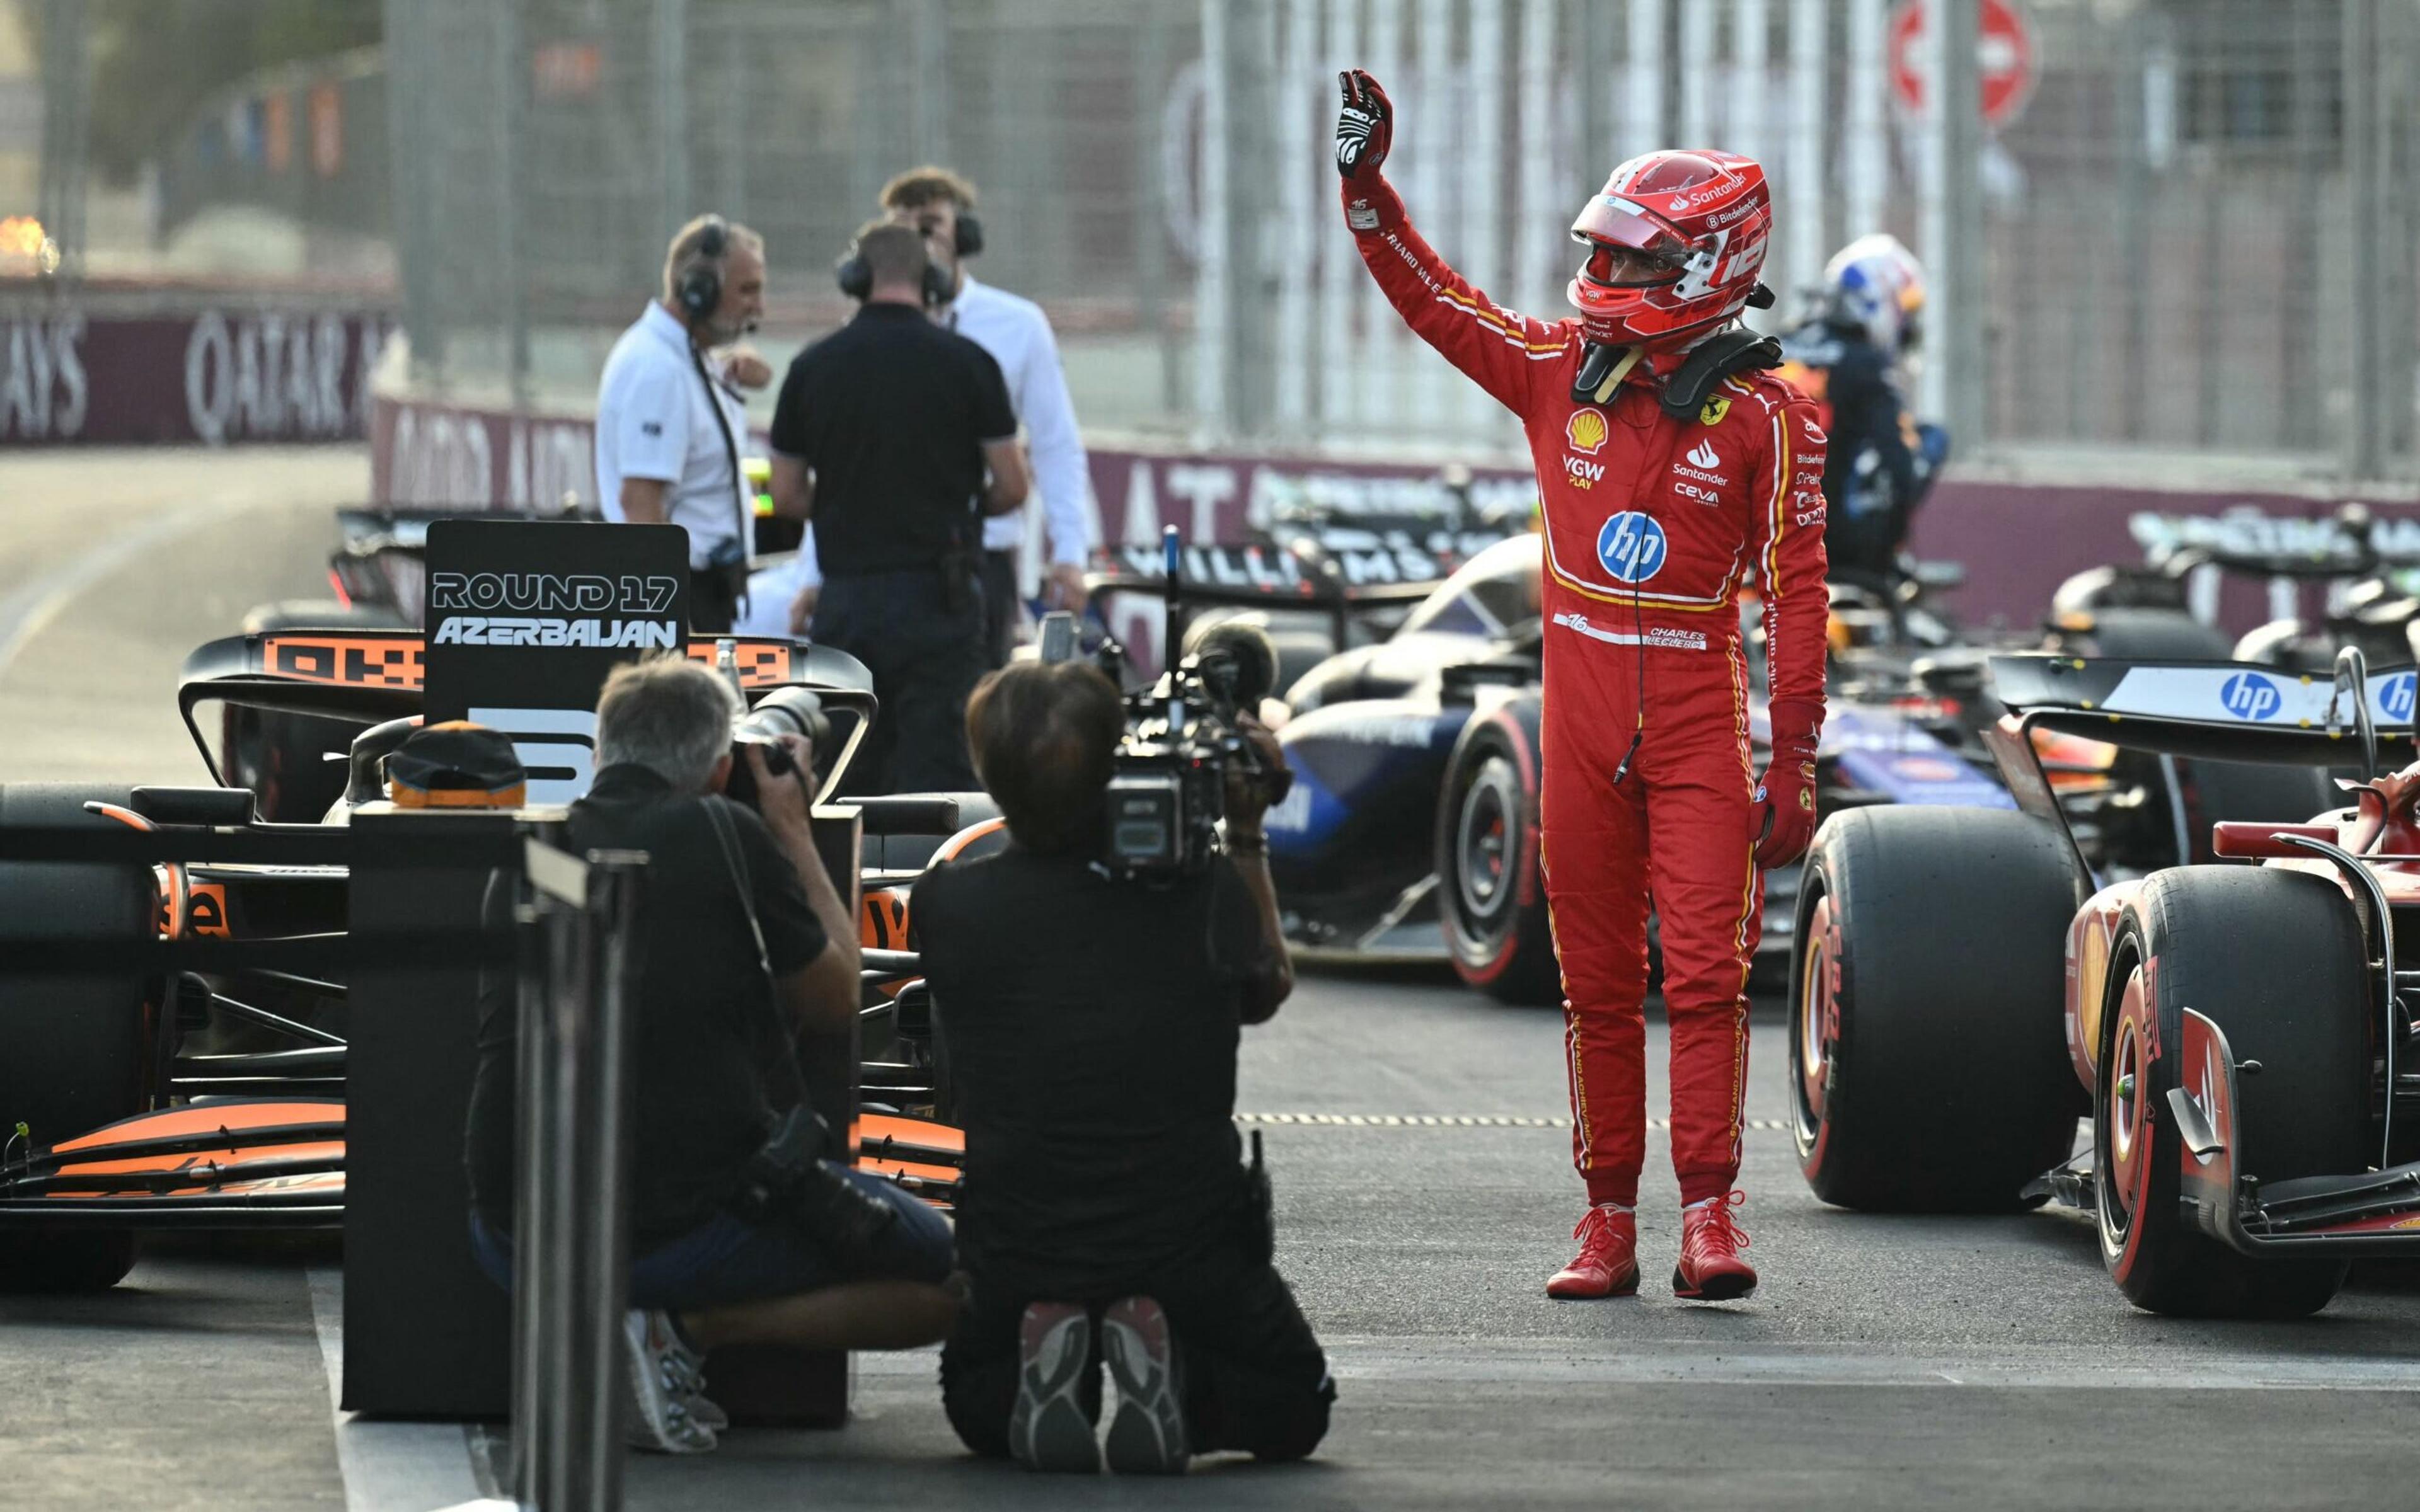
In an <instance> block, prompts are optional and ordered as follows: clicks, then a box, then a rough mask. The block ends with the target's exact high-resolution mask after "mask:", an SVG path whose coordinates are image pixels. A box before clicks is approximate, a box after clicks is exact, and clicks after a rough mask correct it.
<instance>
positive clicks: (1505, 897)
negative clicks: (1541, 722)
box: [1436, 700, 1563, 1004]
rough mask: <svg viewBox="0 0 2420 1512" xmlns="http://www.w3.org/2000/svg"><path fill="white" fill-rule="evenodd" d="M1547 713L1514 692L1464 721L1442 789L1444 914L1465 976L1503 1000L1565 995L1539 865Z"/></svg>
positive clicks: (1440, 913)
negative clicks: (1542, 718) (1540, 718)
mask: <svg viewBox="0 0 2420 1512" xmlns="http://www.w3.org/2000/svg"><path fill="white" fill-rule="evenodd" d="M1538 779H1539V766H1538V722H1537V706H1536V704H1535V703H1534V702H1529V701H1523V700H1515V701H1513V702H1508V703H1505V704H1502V705H1500V706H1498V707H1497V708H1496V709H1495V710H1493V711H1491V712H1489V713H1486V714H1482V715H1480V716H1477V717H1474V718H1473V719H1472V720H1471V721H1470V723H1469V724H1467V725H1466V726H1464V727H1463V732H1462V736H1461V738H1460V739H1459V740H1457V741H1456V742H1455V743H1454V748H1453V754H1452V755H1451V756H1450V758H1448V760H1447V762H1446V778H1445V784H1444V787H1443V789H1442V790H1441V791H1440V792H1439V794H1438V795H1437V816H1436V879H1437V917H1438V920H1439V922H1440V923H1441V924H1442V925H1443V926H1444V930H1445V942H1446V949H1447V950H1448V951H1449V952H1450V954H1451V955H1452V958H1453V969H1454V970H1455V972H1456V973H1458V974H1459V975H1460V976H1461V978H1462V980H1464V981H1466V982H1468V983H1469V984H1470V985H1471V986H1473V987H1476V988H1478V989H1479V990H1480V991H1481V992H1483V993H1485V994H1487V995H1489V996H1490V997H1493V998H1495V999H1497V1001H1498V1002H1505V1003H1522V1004H1551V1003H1559V1002H1560V1001H1562V996H1563V979H1562V972H1561V970H1560V968H1559V967H1558V966H1557V964H1556V963H1555V940H1554V932H1553V929H1552V926H1551V925H1550V924H1549V923H1548V921H1547V918H1546V883H1545V877H1544V874H1543V873H1542V872H1541V870H1540V867H1539V839H1538V835H1539V831H1538V791H1539V790H1538Z"/></svg>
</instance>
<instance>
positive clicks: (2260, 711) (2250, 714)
mask: <svg viewBox="0 0 2420 1512" xmlns="http://www.w3.org/2000/svg"><path fill="white" fill-rule="evenodd" d="M2218 700H2219V702H2221V703H2224V704H2226V712H2227V713H2229V714H2231V715H2233V716H2235V717H2237V718H2239V719H2266V718H2268V717H2270V716H2271V715H2273V714H2275V713H2276V712H2277V711H2278V710H2279V709H2282V708H2284V707H2285V706H2286V695H2284V694H2283V693H2280V692H2278V691H2277V685H2276V684H2275V683H2273V682H2271V681H2270V680H2269V679H2268V678H2266V677H2263V676H2261V675H2260V674H2259V673H2258V672H2237V673H2236V674H2235V675H2234V676H2232V677H2230V678H2228V679H2227V680H2226V682H2225V683H2223V684H2221V685H2220V686H2219V689H2218Z"/></svg>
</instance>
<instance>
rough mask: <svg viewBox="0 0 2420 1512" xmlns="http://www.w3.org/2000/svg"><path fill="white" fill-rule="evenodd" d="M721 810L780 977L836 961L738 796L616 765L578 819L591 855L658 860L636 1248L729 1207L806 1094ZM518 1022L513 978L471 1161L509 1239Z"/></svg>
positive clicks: (638, 1072)
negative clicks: (614, 853) (774, 1118)
mask: <svg viewBox="0 0 2420 1512" xmlns="http://www.w3.org/2000/svg"><path fill="white" fill-rule="evenodd" d="M708 804H712V805H714V806H716V807H717V808H718V809H720V810H721V812H722V813H723V814H724V815H725V816H726V817H727V818H728V819H729V820H730V821H731V823H730V825H729V826H728V828H727V829H726V830H725V831H724V832H725V833H726V834H728V835H729V836H730V837H731V839H732V840H734V841H737V848H738V853H739V856H740V858H741V861H742V863H743V864H742V868H741V870H743V871H744V872H745V873H746V875H747V877H748V880H749V883H750V887H751V893H752V896H753V898H754V900H755V905H756V919H757V923H758V925H759V926H760V927H761V928H762V929H763V931H764V933H765V955H766V957H767V959H768V962H769V964H771V966H772V970H773V975H774V976H776V977H782V976H786V975H788V974H789V973H791V972H794V971H797V970H799V969H800V968H801V967H803V966H805V965H806V964H808V963H809V962H811V961H813V960H814V958H815V957H816V956H818V955H821V954H822V953H823V949H824V945H825V943H826V937H825V933H824V927H823V921H822V920H821V919H819V918H816V917H815V913H814V908H813V906H812V905H811V904H809V903H808V902H807V894H806V889H805V888H804V887H802V886H801V885H800V883H799V875H798V872H796V871H794V870H793V869H792V868H791V866H790V862H789V858H788V856H785V855H784V854H783V851H782V848H781V847H780V846H779V845H778V844H777V843H775V841H774V840H773V835H772V832H771V831H770V830H768V829H767V828H766V827H765V822H764V821H763V820H761V819H759V818H757V817H756V815H755V814H754V813H753V812H752V811H751V810H748V809H746V808H744V807H742V806H740V805H738V804H736V803H733V802H732V801H731V800H729V799H728V798H724V797H721V796H715V797H707V798H691V797H676V796H675V795H674V794H673V790H672V786H671V784H670V783H668V782H666V781H665V780H664V779H662V778H660V777H659V776H657V775H656V774H655V773H654V772H652V771H650V770H648V769H647V768H645V767H644V766H634V765H627V764H626V765H619V766H609V767H606V768H605V769H604V770H602V771H600V772H598V773H597V780H596V782H595V784H594V785H593V786H592V787H590V789H589V791H588V796H587V797H585V798H582V800H581V801H580V802H579V803H578V804H576V805H574V806H573V808H572V810H571V840H572V843H573V845H574V846H575V847H576V848H579V849H582V850H585V849H591V848H596V849H609V848H627V849H630V850H643V851H645V852H646V853H647V856H648V866H647V872H646V881H645V883H644V890H643V892H642V894H641V897H640V901H639V920H640V949H641V950H642V951H643V952H644V954H643V956H642V964H641V978H640V986H639V1003H638V1026H637V1035H636V1044H635V1047H634V1048H635V1057H634V1058H633V1060H632V1062H631V1065H632V1074H633V1075H634V1076H635V1078H636V1086H635V1087H634V1088H633V1093H634V1104H633V1121H632V1123H631V1133H632V1136H633V1137H632V1142H631V1148H632V1151H633V1153H632V1159H631V1193H630V1232H631V1242H632V1246H633V1249H634V1251H636V1252H638V1253H644V1252H645V1251H646V1250H648V1249H650V1248H653V1247H654V1246H655V1245H657V1244H659V1243H661V1242H664V1241H665V1240H668V1239H672V1238H674V1237H675V1236H677V1235H679V1234H681V1233H683V1232H685V1231H687V1230H689V1229H690V1228H693V1227H697V1225H699V1224H700V1223H703V1222H705V1221H706V1219H707V1218H708V1217H710V1216H712V1215H713V1213H714V1211H715V1210H716V1209H718V1208H719V1207H721V1204H722V1202H723V1200H724V1199H725V1198H726V1197H728V1196H730V1195H731V1192H732V1189H733V1187H734V1186H735V1185H736V1184H737V1180H738V1177H739V1173H740V1170H741V1168H742V1167H743V1166H744V1165H746V1164H747V1162H748V1158H749V1156H750V1155H752V1153H754V1152H755V1150H756V1149H757V1147H758V1146H759V1145H761V1144H762V1143H763V1142H764V1137H765V1134H766V1131H767V1128H768V1120H769V1118H770V1114H771V1110H772V1108H774V1107H775V1106H777V1105H778V1106H784V1107H786V1106H788V1105H789V1104H790V1103H793V1102H795V1101H796V1099H797V1095H798V1083H797V1082H796V1081H795V1080H794V1079H792V1078H791V1077H790V1076H789V1075H788V1074H787V1073H786V1072H780V1071H776V1070H772V1069H770V1068H773V1067H775V1066H778V1064H779V1061H778V1060H777V1059H776V1057H780V1056H784V1055H787V1054H788V1053H789V1052H788V1049H787V1046H786V1045H784V1044H783V1043H782V1042H781V1041H780V1040H778V1039H777V1038H776V1033H777V1031H776V1028H775V1026H776V1024H777V1022H778V1020H777V1018H776V1016H775V1010H774V1008H773V1006H772V997H771V988H770V985H769V984H768V981H767V980H766V976H765V970H764V967H763V966H762V965H760V964H758V961H757V954H756V940H755V936H754V935H753V934H752V933H750V932H749V928H748V915H747V912H746V910H745V909H744V908H743V907H742V906H741V902H740V896H739V887H740V884H739V880H738V878H737V876H736V875H735V874H734V868H733V866H732V864H731V862H730V861H729V860H727V859H726V858H725V856H726V852H725V850H724V846H723V842H722V841H721V840H720V839H718V838H717V835H716V827H717V826H716V825H715V824H714V821H713V819H712V818H711V817H710V816H709V815H708V814H707V812H706V805H708ZM516 1026H517V1018H516V1009H515V1004H514V1001H513V993H512V989H511V985H510V983H509V981H507V982H505V983H504V984H503V987H502V990H501V991H493V992H489V993H488V994H487V995H485V1000H484V1001H482V1003H481V1004H480V1017H479V1072H478V1079H477V1081H476V1082H475V1083H474V1084H473V1087H472V1091H471V1130H470V1143H469V1157H468V1158H469V1163H470V1168H471V1191H472V1197H473V1201H474V1202H475V1203H476V1204H477V1205H478V1209H479V1212H480V1214H481V1215H482V1216H483V1217H485V1218H486V1219H487V1220H488V1222H489V1223H490V1224H492V1225H494V1226H496V1227H498V1228H503V1229H509V1228H510V1227H511V1223H512V1204H513V1156H514V1152H513V1140H514V1131H513V1106H514V1102H515V1095H514V1094H515V1091H516V1088H517V1087H518V1085H519V1084H518V1082H517V1080H516V1072H515V1063H516V1056H515V1048H516V1043H515V1029H516Z"/></svg>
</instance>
